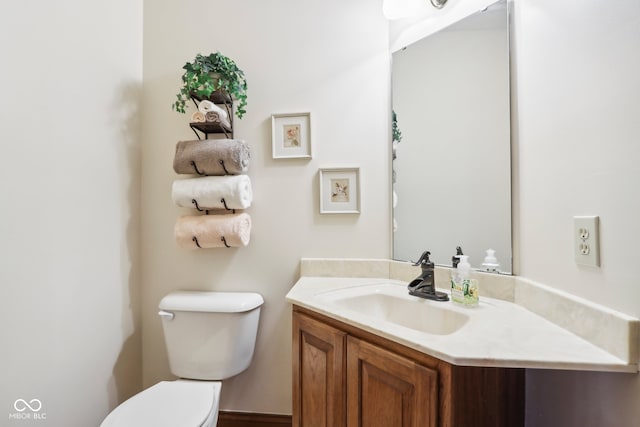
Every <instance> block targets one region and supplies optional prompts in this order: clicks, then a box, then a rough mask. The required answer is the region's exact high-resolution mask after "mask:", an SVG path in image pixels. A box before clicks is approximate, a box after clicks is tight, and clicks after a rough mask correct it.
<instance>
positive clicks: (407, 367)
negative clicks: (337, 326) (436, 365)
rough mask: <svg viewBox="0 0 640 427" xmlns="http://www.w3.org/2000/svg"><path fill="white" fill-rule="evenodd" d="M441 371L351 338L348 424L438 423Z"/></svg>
mask: <svg viewBox="0 0 640 427" xmlns="http://www.w3.org/2000/svg"><path fill="white" fill-rule="evenodd" d="M437 392H438V373H437V372H436V371H434V370H432V369H429V368H426V367H424V366H422V365H419V364H417V363H415V362H413V361H412V360H409V359H406V358H404V357H402V356H399V355H397V354H394V353H391V352H389V351H387V350H384V349H382V348H380V347H377V346H375V345H372V344H369V343H367V342H365V341H361V340H358V339H357V338H353V337H348V339H347V426H348V427H436V422H437V404H438V396H437Z"/></svg>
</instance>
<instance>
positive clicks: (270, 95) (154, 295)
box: [141, 0, 390, 413]
mask: <svg viewBox="0 0 640 427" xmlns="http://www.w3.org/2000/svg"><path fill="white" fill-rule="evenodd" d="M144 40H145V42H144V95H143V96H144V100H143V102H144V106H145V108H144V113H143V147H144V148H143V150H144V156H143V157H144V158H143V168H142V171H143V172H142V182H143V184H142V188H143V194H142V231H143V233H142V241H141V246H142V250H143V256H144V263H143V282H142V286H143V305H142V314H143V324H144V328H143V331H144V334H143V335H144V337H143V353H144V363H143V371H144V384H145V386H149V385H151V384H152V383H154V382H156V381H158V380H161V379H167V378H172V376H171V374H170V372H169V367H168V364H167V358H166V354H165V348H164V338H163V335H162V329H161V324H160V321H159V319H158V317H157V306H158V302H159V301H160V299H161V298H162V297H163V296H164V295H165V294H167V293H168V292H171V291H173V290H176V289H180V288H189V289H203V290H231V291H233V290H251V291H257V292H260V293H261V294H262V295H263V296H264V299H265V305H264V308H263V311H262V317H261V322H260V329H259V336H258V341H257V347H256V353H255V358H254V361H253V363H252V365H251V367H250V368H249V369H248V370H247V371H246V372H244V373H243V374H240V375H239V376H237V377H235V378H232V379H229V380H227V381H225V382H224V384H223V388H222V401H221V408H222V409H228V410H241V411H256V412H273V413H290V411H291V325H290V306H289V305H288V304H287V303H286V302H285V300H284V296H285V294H286V293H287V291H288V290H289V288H290V287H291V286H292V285H293V284H294V282H295V281H296V279H297V276H298V263H299V260H300V258H301V257H315V256H331V257H382V258H386V257H388V255H389V223H390V214H389V212H390V207H389V185H390V183H389V153H390V143H389V137H388V135H390V129H389V124H390V120H389V91H390V89H389V52H388V33H387V22H386V20H385V19H384V18H383V16H382V9H381V3H380V2H371V1H369V0H351V1H348V2H345V1H342V0H331V1H322V2H320V1H313V2H309V1H306V2H300V1H297V0H276V1H268V2H260V1H253V2H237V1H232V0H225V1H217V2H210V1H195V0H190V1H186V2H175V1H169V0H163V1H153V2H146V3H145V10H144ZM216 50H219V51H220V52H222V53H223V54H225V55H227V56H230V57H231V58H233V59H234V60H235V61H236V62H237V63H238V65H239V66H240V67H241V68H242V69H243V70H244V71H245V73H246V76H247V80H248V84H249V105H248V109H247V111H248V112H247V114H246V116H245V117H244V118H243V119H242V120H238V121H236V137H237V138H241V139H245V140H246V141H247V142H248V143H249V144H250V145H251V149H252V159H251V166H250V169H249V176H250V178H251V180H252V186H253V192H254V201H253V205H252V206H251V208H250V209H249V210H248V212H249V213H250V214H251V217H252V220H253V230H252V235H251V242H250V244H249V246H248V247H246V248H240V249H229V250H226V249H210V250H202V251H198V252H191V251H185V250H181V249H179V248H178V247H177V246H176V244H175V242H174V239H173V227H174V223H175V220H176V218H177V217H178V216H179V215H184V214H187V213H189V210H187V209H182V208H177V207H175V206H173V204H172V202H171V183H172V181H173V180H174V179H177V178H179V176H178V175H176V174H175V173H174V172H173V169H172V161H173V152H174V149H175V144H176V142H177V141H179V140H182V139H194V134H193V133H192V131H191V129H189V127H188V125H187V123H188V116H183V115H179V114H177V113H175V112H173V111H172V110H171V106H170V105H171V102H172V99H173V98H174V94H175V93H176V92H177V90H178V87H179V84H180V75H181V74H182V73H181V67H182V65H184V63H185V62H187V61H189V60H191V59H192V58H193V57H194V56H195V54H196V53H203V54H206V53H209V52H214V51H216ZM192 111H193V108H191V109H190V110H188V114H189V115H190V113H191V112H192ZM296 112H311V121H312V143H313V144H312V145H313V159H311V160H274V159H272V158H271V119H270V116H271V114H272V113H296ZM336 165H337V166H340V165H355V166H360V168H361V180H362V183H361V184H362V213H361V214H359V215H344V214H343V215H320V214H319V202H318V199H319V196H318V190H317V187H318V177H317V171H318V168H320V167H325V166H336Z"/></svg>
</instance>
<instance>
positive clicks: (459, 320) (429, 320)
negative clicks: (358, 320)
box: [318, 284, 469, 335]
mask: <svg viewBox="0 0 640 427" xmlns="http://www.w3.org/2000/svg"><path fill="white" fill-rule="evenodd" d="M318 298H320V299H321V300H322V301H323V302H325V303H328V304H331V305H334V306H335V307H336V308H339V309H340V310H349V311H352V312H355V313H358V314H361V315H364V316H366V317H368V318H370V320H372V321H384V322H389V323H392V324H395V325H399V326H402V327H405V328H410V329H413V330H416V331H420V332H426V333H428V334H434V335H448V334H452V333H454V332H456V331H457V330H459V329H460V328H461V327H463V326H464V325H465V323H467V321H468V320H469V316H468V315H466V314H464V313H460V312H458V311H455V310H454V309H453V307H451V305H450V303H445V302H434V301H427V300H424V299H421V298H417V297H413V296H410V295H408V294H407V290H406V288H404V287H402V286H398V285H391V284H381V285H370V286H360V287H357V288H350V289H345V290H338V291H331V292H327V293H325V294H321V295H319V296H318Z"/></svg>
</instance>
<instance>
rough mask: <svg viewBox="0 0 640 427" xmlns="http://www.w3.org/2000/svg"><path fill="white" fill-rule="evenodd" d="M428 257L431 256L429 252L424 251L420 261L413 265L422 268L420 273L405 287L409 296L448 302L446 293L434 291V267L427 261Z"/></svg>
mask: <svg viewBox="0 0 640 427" xmlns="http://www.w3.org/2000/svg"><path fill="white" fill-rule="evenodd" d="M429 255H431V252H429V251H424V252H423V253H422V255H421V256H420V259H418V261H417V262H416V263H415V264H413V265H415V266H418V265H419V266H420V268H422V273H421V274H420V276H418V277H416V278H415V279H413V280H412V281H411V282H410V283H409V285H408V286H407V289H409V295H413V296H416V297H420V298H426V299H431V300H434V301H449V296H448V295H447V294H446V293H444V292H439V291H436V282H435V274H434V273H435V266H434V264H433V262H432V261H431V260H430V259H429Z"/></svg>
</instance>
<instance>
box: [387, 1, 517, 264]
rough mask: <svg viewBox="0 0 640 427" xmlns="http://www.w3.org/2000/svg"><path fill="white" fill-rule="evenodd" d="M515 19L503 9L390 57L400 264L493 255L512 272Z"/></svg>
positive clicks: (461, 23)
mask: <svg viewBox="0 0 640 427" xmlns="http://www.w3.org/2000/svg"><path fill="white" fill-rule="evenodd" d="M508 19H509V18H508V7H507V2H506V1H499V2H497V3H495V4H494V5H492V6H489V7H487V8H486V9H484V10H482V11H478V12H476V13H475V14H472V15H469V16H467V17H466V18H464V19H462V20H460V21H459V22H456V23H454V24H452V25H450V26H449V27H447V28H444V29H443V30H440V31H438V32H436V33H434V34H431V35H429V36H427V37H425V38H423V39H421V40H418V41H416V42H415V43H412V44H411V45H409V46H407V47H405V48H404V49H402V50H398V51H397V52H394V53H393V54H392V73H391V75H392V91H393V95H392V103H393V105H392V108H393V112H394V118H395V119H394V121H395V123H394V129H397V130H398V131H399V133H400V135H401V137H398V133H397V132H395V130H394V154H393V156H392V157H393V160H392V162H393V166H392V171H393V175H394V176H393V178H392V181H393V193H394V194H393V197H392V200H393V204H394V206H393V228H394V231H393V258H394V259H396V260H402V261H411V260H416V259H417V258H418V257H419V256H420V254H421V253H422V252H423V251H425V250H429V251H431V254H432V255H431V259H432V260H433V261H434V262H435V263H436V264H438V265H444V266H451V261H452V256H453V255H455V253H456V247H457V246H461V247H462V250H463V252H464V254H465V255H469V261H470V263H471V265H472V267H473V268H476V269H480V268H482V266H481V264H482V263H483V261H484V258H485V255H486V251H487V249H493V250H494V251H495V256H496V257H497V260H498V263H499V264H500V268H499V272H501V273H511V271H512V270H511V268H512V264H511V257H512V245H511V243H512V239H511V135H510V133H511V126H510V93H509V28H508ZM396 126H397V127H396ZM398 139H400V141H399V142H398V141H397V140H398Z"/></svg>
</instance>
